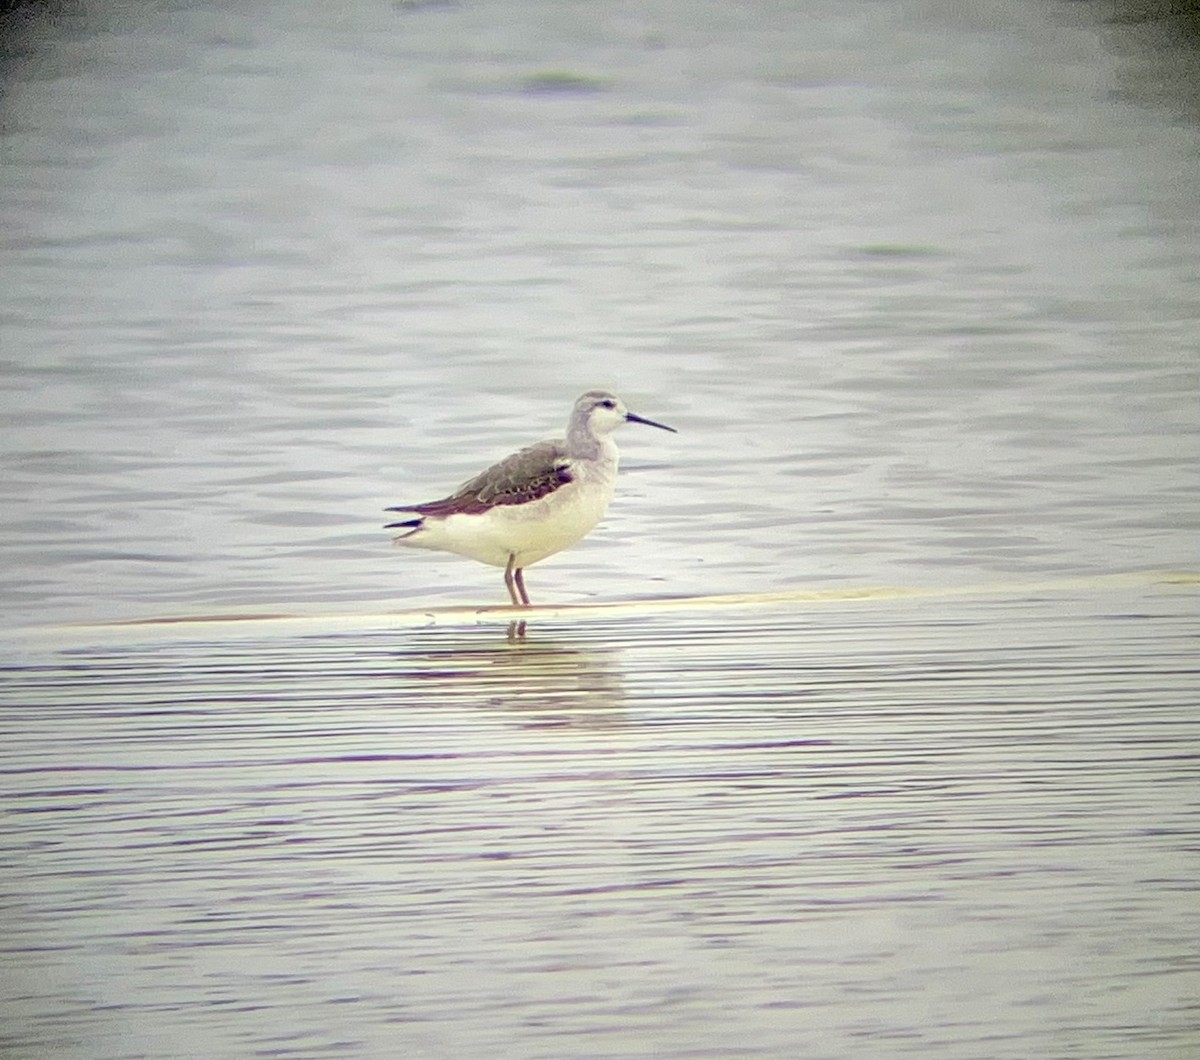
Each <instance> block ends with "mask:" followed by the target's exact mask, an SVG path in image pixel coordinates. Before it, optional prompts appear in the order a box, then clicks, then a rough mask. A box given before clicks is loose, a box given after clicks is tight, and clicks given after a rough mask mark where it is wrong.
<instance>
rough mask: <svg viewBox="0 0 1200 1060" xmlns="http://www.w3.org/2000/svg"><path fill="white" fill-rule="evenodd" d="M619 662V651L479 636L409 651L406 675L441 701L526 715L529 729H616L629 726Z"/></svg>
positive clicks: (570, 644) (406, 657)
mask: <svg viewBox="0 0 1200 1060" xmlns="http://www.w3.org/2000/svg"><path fill="white" fill-rule="evenodd" d="M439 640H442V638H439ZM615 660H616V652H615V651H614V650H610V649H604V648H599V649H591V648H582V647H580V646H579V645H578V644H574V643H566V642H560V641H552V640H538V641H527V640H524V639H523V638H516V639H510V640H507V641H493V642H490V643H488V644H486V645H481V644H480V642H479V641H478V640H477V639H474V638H473V639H472V640H471V641H470V642H469V643H466V644H462V643H460V644H458V645H454V644H448V645H445V646H440V645H439V647H438V648H437V649H435V650H431V651H420V652H413V653H412V654H405V655H404V661H405V663H406V664H407V665H406V669H405V671H404V672H403V675H402V676H403V677H404V678H406V679H408V680H410V681H413V682H421V683H423V684H425V685H426V686H427V687H428V686H432V687H431V688H430V691H435V692H436V696H437V698H438V699H439V700H442V701H447V702H453V703H458V704H462V703H464V702H467V703H471V704H472V705H476V706H479V707H486V708H489V709H492V710H507V711H519V712H524V713H525V714H527V715H528V717H527V718H526V719H525V724H528V725H530V726H538V727H545V726H558V725H563V726H573V727H583V728H596V727H612V726H614V725H621V724H624V707H625V704H626V697H625V688H624V682H623V681H622V678H621V675H620V671H619V670H618V668H617V667H616V665H615Z"/></svg>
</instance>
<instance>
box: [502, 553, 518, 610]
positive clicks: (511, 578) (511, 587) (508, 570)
mask: <svg viewBox="0 0 1200 1060" xmlns="http://www.w3.org/2000/svg"><path fill="white" fill-rule="evenodd" d="M520 576H521V572H520V571H519V570H517V554H516V553H515V552H510V553H509V554H508V566H507V567H505V568H504V585H505V588H507V589H508V598H509V599H510V600H511V601H512V605H513V607H520V606H521V598H520V597H519V596H518V595H517V585H519V584H520V582H519V580H518V579H519V578H520Z"/></svg>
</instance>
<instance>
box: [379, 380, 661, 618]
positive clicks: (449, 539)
mask: <svg viewBox="0 0 1200 1060" xmlns="http://www.w3.org/2000/svg"><path fill="white" fill-rule="evenodd" d="M623 423H644V424H645V425H646V426H647V427H658V428H659V429H660V430H664V431H670V432H671V433H672V434H674V433H676V431H675V428H674V427H668V426H667V425H666V424H665V423H655V422H654V420H647V419H644V418H642V417H641V416H637V415H635V414H634V413H632V412H630V411H629V410H628V409H627V408H626V407H625V403H624V402H623V401H622V400H621V399H620V398H619V397H617V396H616V395H615V394H610V393H609V392H608V391H607V390H589V391H588V392H587V393H586V394H583V395H582V396H581V397H580V398H579V400H578V401H576V402H575V408H574V409H573V410H572V411H571V419H570V422H569V423H568V424H567V436H566V438H561V439H553V440H551V441H545V442H538V443H536V444H535V445H531V446H528V447H527V448H525V449H522V450H520V451H519V452H516V453H513V454H512V455H511V456H506V457H505V458H504V459H503V460H501V461H500V462H499V463H497V464H493V465H492V466H491V467H489V468H488V469H487V470H486V471H483V472H481V473H480V474H478V475H476V476H475V477H474V478H473V479H471V480H470V481H469V482H465V483H463V485H461V486H460V487H459V488H458V489H457V490H455V491H454V493H452V494H450V496H449V497H444V498H442V499H441V500H440V501H428V502H427V503H425V504H408V505H400V506H399V507H396V508H388V509H387V511H389V512H412V513H414V516H415V517H414V518H412V519H406V520H405V521H404V522H399V523H388V524H387V526H385V527H384V529H385V530H403V531H404V533H402V534H400V535H399V536H398V537H397V538H396V539H395V541H396V543H397V544H398V545H405V546H407V547H409V548H427V549H432V550H434V551H436V552H453V553H455V554H456V555H459V556H466V557H467V558H468V559H473V560H477V561H478V562H480V563H487V564H489V565H490V566H493V567H503V568H504V584H505V585H506V586H507V587H508V595H509V598H510V599H511V600H512V602H513V604H514V605H516V606H518V607H520V606H524V607H528V606H529V594H528V593H527V592H526V591H525V576H524V571H525V568H526V567H529V566H531V565H532V564H534V563H537V562H538V561H539V560H543V559H545V558H546V557H547V556H553V555H554V554H555V553H556V552H561V551H562V550H563V549H564V548H569V547H570V546H571V545H573V544H575V542H576V541H578V540H580V539H581V538H582V537H584V536H585V535H586V534H587V533H588V532H589V531H590V530H591V529H592V528H593V527H594V526H595V525H596V524H597V523H598V522H600V520H601V519H602V518H603V517H604V513H605V511H607V510H608V504H609V501H611V500H612V497H613V490H614V488H615V487H616V484H617V463H618V460H619V456H620V454H619V453H618V452H617V447H616V444H615V443H614V442H613V440H612V432H613V431H615V430H616V429H617V428H618V427H620V426H621V424H623Z"/></svg>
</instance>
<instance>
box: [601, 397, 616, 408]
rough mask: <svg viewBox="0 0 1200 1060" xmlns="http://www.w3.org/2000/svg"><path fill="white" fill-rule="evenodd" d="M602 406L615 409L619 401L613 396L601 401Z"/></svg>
mask: <svg viewBox="0 0 1200 1060" xmlns="http://www.w3.org/2000/svg"><path fill="white" fill-rule="evenodd" d="M600 407H601V408H602V409H615V408H616V407H617V403H616V402H615V401H613V399H612V398H605V399H604V400H603V401H601V402H600Z"/></svg>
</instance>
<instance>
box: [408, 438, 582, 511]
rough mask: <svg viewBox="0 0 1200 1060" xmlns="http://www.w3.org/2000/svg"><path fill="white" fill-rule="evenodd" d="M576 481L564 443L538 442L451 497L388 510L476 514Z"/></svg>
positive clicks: (526, 500)
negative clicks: (564, 449)
mask: <svg viewBox="0 0 1200 1060" xmlns="http://www.w3.org/2000/svg"><path fill="white" fill-rule="evenodd" d="M572 481H574V476H573V475H572V474H571V465H570V462H569V461H568V460H567V458H566V455H565V453H564V451H563V447H562V445H561V444H560V443H558V442H538V443H537V445H531V446H529V447H528V448H527V449H522V450H521V451H520V452H517V453H513V454H512V456H506V457H505V458H504V459H503V460H501V461H500V462H499V463H498V464H493V465H492V466H491V467H489V468H488V469H487V470H486V471H483V472H481V473H480V474H478V475H476V476H475V477H474V478H473V479H471V481H470V482H464V483H463V484H462V485H461V486H460V487H459V488H458V489H457V490H455V492H454V493H452V494H451V495H450V496H449V497H444V498H442V500H440V501H428V502H427V503H425V504H414V505H411V506H409V507H407V508H389V509H388V510H389V511H405V512H416V513H417V514H418V515H433V516H439V515H440V516H446V515H459V514H466V515H472V514H478V513H479V512H485V511H487V510H488V509H489V508H494V507H496V506H497V505H501V504H526V503H528V502H529V501H536V500H538V499H539V498H541V497H546V496H549V495H550V494H551V493H553V492H554V491H555V490H556V489H558V488H559V487H560V486H565V485H566V484H567V483H568V482H572Z"/></svg>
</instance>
